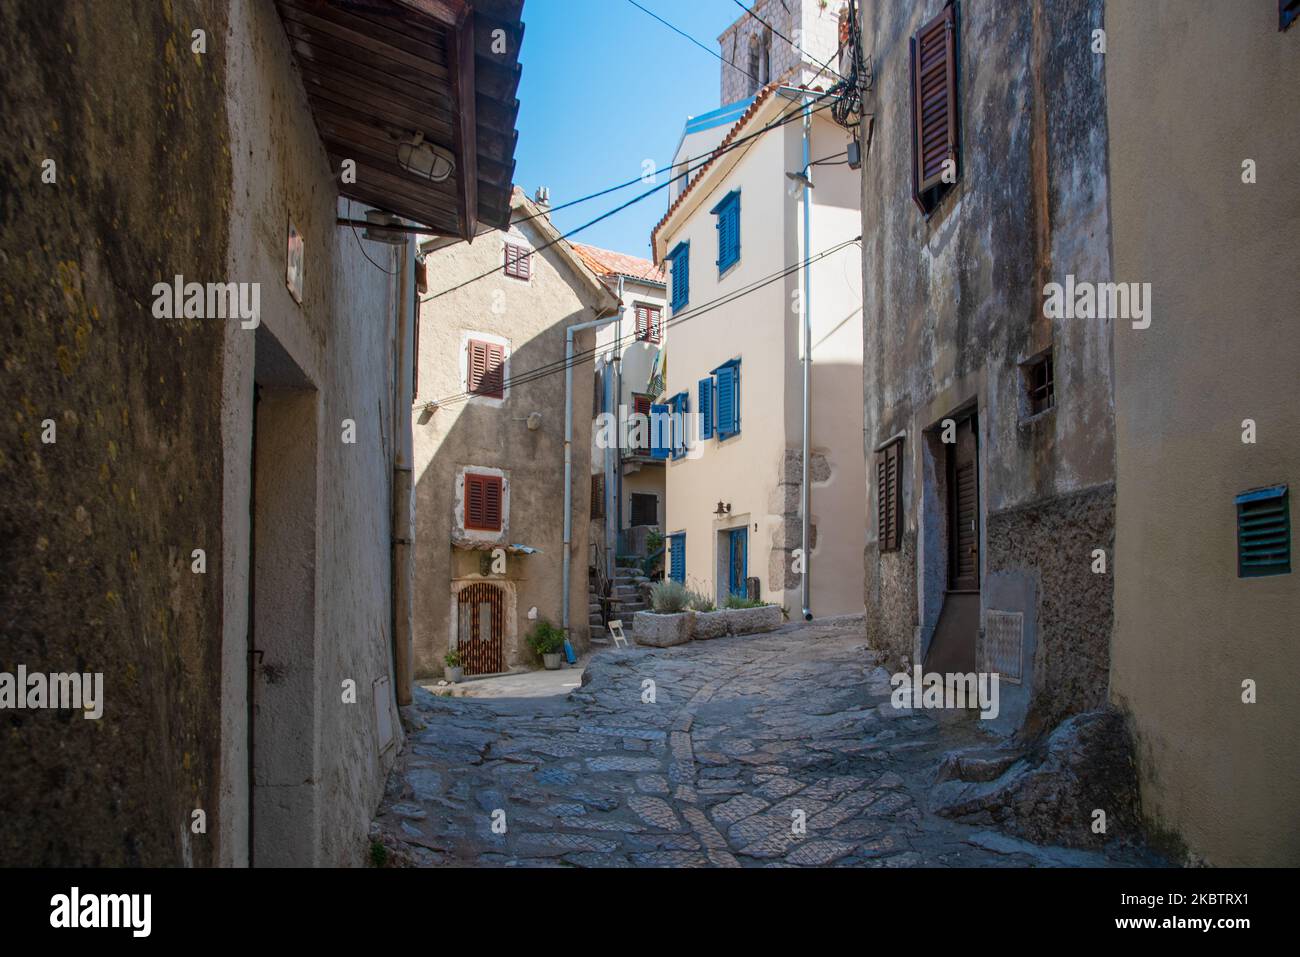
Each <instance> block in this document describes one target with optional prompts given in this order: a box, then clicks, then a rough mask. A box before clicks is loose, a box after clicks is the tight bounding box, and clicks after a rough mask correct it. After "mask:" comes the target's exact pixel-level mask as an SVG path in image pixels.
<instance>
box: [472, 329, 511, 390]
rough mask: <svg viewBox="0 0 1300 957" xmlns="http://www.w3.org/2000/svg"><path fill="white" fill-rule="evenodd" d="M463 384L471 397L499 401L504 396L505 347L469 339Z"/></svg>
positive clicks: (495, 343)
mask: <svg viewBox="0 0 1300 957" xmlns="http://www.w3.org/2000/svg"><path fill="white" fill-rule="evenodd" d="M466 352H467V356H466V369H465V382H466V385H467V387H468V388H467V390H466V391H468V392H469V393H470V394H471V395H482V396H488V397H490V398H493V399H500V398H503V397H504V396H505V367H506V347H505V346H503V345H501V344H500V343H497V342H484V341H482V340H480V339H471V340H469V344H468V346H467V348H466Z"/></svg>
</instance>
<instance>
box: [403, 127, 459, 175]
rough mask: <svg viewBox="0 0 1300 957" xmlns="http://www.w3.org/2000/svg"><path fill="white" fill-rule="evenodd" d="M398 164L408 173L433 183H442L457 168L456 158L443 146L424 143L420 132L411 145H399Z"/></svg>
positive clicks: (412, 138) (414, 136)
mask: <svg viewBox="0 0 1300 957" xmlns="http://www.w3.org/2000/svg"><path fill="white" fill-rule="evenodd" d="M397 162H398V164H399V165H400V166H401V167H402V169H404V170H406V171H407V172H408V173H413V174H415V175H416V176H418V177H420V178H421V179H427V180H429V181H430V182H432V183H441V182H442V181H443V180H445V179H446V178H447V177H448V176H450V175H451V171H452V170H454V169H455V168H456V157H454V156H452V155H451V153H449V152H447V150H445V149H443V148H442V147H441V146H434V145H433V144H432V143H426V142H424V134H423V133H418V132H417V133H415V134H414V135H413V136H412V137H411V141H410V142H409V143H399V144H397Z"/></svg>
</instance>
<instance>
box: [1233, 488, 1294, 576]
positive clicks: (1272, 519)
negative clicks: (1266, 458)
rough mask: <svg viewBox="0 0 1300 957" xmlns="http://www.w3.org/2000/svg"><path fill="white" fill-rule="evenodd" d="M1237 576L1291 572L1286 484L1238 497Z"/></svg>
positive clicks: (1289, 522)
mask: <svg viewBox="0 0 1300 957" xmlns="http://www.w3.org/2000/svg"><path fill="white" fill-rule="evenodd" d="M1236 502H1237V577H1238V578H1258V577H1259V576H1261V575H1287V574H1290V572H1291V500H1290V495H1289V494H1288V493H1287V487H1286V486H1285V485H1272V486H1269V487H1268V488H1257V489H1252V490H1251V491H1249V492H1242V493H1241V494H1240V495H1238V496H1237V499H1236Z"/></svg>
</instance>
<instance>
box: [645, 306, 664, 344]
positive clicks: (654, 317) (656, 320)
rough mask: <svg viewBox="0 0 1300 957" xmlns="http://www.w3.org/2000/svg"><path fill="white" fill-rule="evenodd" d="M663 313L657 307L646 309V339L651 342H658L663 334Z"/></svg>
mask: <svg viewBox="0 0 1300 957" xmlns="http://www.w3.org/2000/svg"><path fill="white" fill-rule="evenodd" d="M661 315H662V313H661V312H660V310H659V309H658V308H657V307H655V306H646V307H645V316H646V339H647V340H648V341H649V342H658V341H659V335H660V332H661V327H660V318H661Z"/></svg>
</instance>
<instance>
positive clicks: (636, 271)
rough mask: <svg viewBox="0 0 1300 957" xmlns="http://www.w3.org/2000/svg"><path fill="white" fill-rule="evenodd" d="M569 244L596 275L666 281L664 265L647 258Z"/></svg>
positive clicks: (666, 275)
mask: <svg viewBox="0 0 1300 957" xmlns="http://www.w3.org/2000/svg"><path fill="white" fill-rule="evenodd" d="M570 245H571V246H573V251H574V252H576V253H577V254H578V255H579V256H580V257H581V258H582V261H583V262H585V263H586V264H587V267H588V268H589V269H590V270H591V271H592V272H594V273H595V274H596V275H598V276H601V277H604V276H626V277H628V278H629V279H644V280H645V281H646V282H653V283H658V284H660V285H667V283H668V273H667V271H666V270H665V269H664V267H663V266H656V265H655V264H654V263H652V262H651V261H650V260H648V259H640V258H638V257H636V256H629V255H627V254H626V253H616V252H614V251H612V250H609V249H599V248H597V247H595V246H585V245H583V244H582V243H571V244H570Z"/></svg>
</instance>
